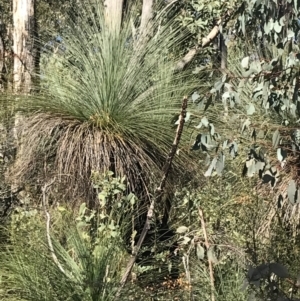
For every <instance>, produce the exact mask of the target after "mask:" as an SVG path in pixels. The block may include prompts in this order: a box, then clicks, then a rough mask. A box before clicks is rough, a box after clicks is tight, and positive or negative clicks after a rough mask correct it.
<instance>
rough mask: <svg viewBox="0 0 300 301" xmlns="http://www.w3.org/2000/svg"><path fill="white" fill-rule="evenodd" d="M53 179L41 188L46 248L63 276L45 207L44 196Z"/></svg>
mask: <svg viewBox="0 0 300 301" xmlns="http://www.w3.org/2000/svg"><path fill="white" fill-rule="evenodd" d="M54 181H55V178H54V179H53V180H52V181H51V182H50V183H46V184H45V185H44V186H43V188H42V193H43V207H44V211H45V215H46V219H47V220H46V232H47V241H48V247H49V250H50V252H51V256H52V258H53V261H54V262H55V264H56V265H57V266H58V268H59V269H60V271H61V272H63V273H64V274H65V270H64V268H63V267H62V265H61V264H60V262H59V260H58V258H57V256H56V254H55V252H54V248H53V244H52V241H51V236H50V219H51V217H50V213H49V212H48V211H47V206H46V194H47V189H48V188H49V187H50V186H51V185H52V184H53V183H54Z"/></svg>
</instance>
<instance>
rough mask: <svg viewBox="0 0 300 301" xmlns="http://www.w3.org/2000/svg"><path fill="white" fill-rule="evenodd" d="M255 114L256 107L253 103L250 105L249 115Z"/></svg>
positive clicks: (248, 107)
mask: <svg viewBox="0 0 300 301" xmlns="http://www.w3.org/2000/svg"><path fill="white" fill-rule="evenodd" d="M254 112H255V107H254V105H253V104H252V103H249V104H248V106H247V115H253V114H254Z"/></svg>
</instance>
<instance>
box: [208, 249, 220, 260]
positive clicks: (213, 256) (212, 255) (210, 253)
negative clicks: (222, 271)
mask: <svg viewBox="0 0 300 301" xmlns="http://www.w3.org/2000/svg"><path fill="white" fill-rule="evenodd" d="M214 249H215V248H214V247H213V246H210V247H209V249H208V251H207V258H208V260H210V261H211V262H212V263H218V259H217V257H216V254H215V250H214Z"/></svg>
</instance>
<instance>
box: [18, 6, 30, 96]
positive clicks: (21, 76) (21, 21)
mask: <svg viewBox="0 0 300 301" xmlns="http://www.w3.org/2000/svg"><path fill="white" fill-rule="evenodd" d="M13 24H14V27H13V52H14V68H13V82H14V91H15V92H17V93H20V92H22V93H30V91H31V90H32V75H33V73H34V67H35V62H34V51H35V49H34V33H35V20H34V0H13Z"/></svg>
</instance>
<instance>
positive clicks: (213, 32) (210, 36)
mask: <svg viewBox="0 0 300 301" xmlns="http://www.w3.org/2000/svg"><path fill="white" fill-rule="evenodd" d="M221 24H222V19H220V20H219V21H218V22H217V24H216V25H215V26H214V28H213V29H212V30H211V31H210V33H209V34H208V35H207V36H206V37H205V38H203V39H202V44H201V45H196V46H195V47H193V48H192V49H190V50H189V52H188V53H187V54H186V55H185V56H184V57H183V58H182V59H181V60H180V61H179V62H178V63H177V65H176V67H175V70H176V71H179V70H182V69H183V68H184V67H185V66H186V65H187V64H188V63H190V62H191V61H192V59H193V58H194V57H195V55H196V54H197V53H198V52H199V51H200V49H201V48H204V47H206V46H208V45H209V44H210V43H211V42H212V40H213V39H214V38H215V37H216V36H217V35H218V33H219V31H220V25H221Z"/></svg>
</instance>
